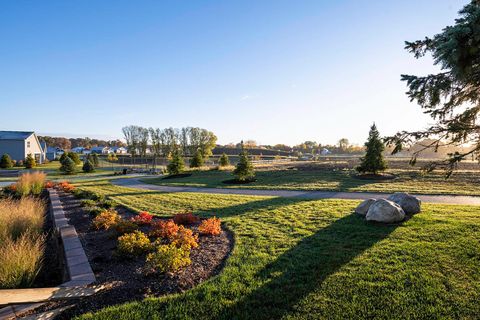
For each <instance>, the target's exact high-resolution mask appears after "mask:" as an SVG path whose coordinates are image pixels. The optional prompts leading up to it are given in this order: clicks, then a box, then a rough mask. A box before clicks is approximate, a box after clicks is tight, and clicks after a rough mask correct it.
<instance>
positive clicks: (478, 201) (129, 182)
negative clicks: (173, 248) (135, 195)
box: [111, 178, 480, 205]
mask: <svg viewBox="0 0 480 320" xmlns="http://www.w3.org/2000/svg"><path fill="white" fill-rule="evenodd" d="M111 183H112V184H114V185H118V186H124V187H129V188H136V189H143V190H154V191H162V192H198V193H214V194H237V195H253V196H275V197H287V198H288V197H297V198H307V199H349V200H364V199H368V198H386V197H388V195H389V194H387V193H375V192H336V191H294V190H256V189H223V188H200V187H172V186H159V185H154V184H148V183H145V182H142V181H140V180H139V179H138V178H130V179H116V180H112V181H111ZM416 196H417V197H418V198H420V199H421V200H422V201H423V202H431V203H445V204H464V205H480V197H476V196H454V195H416Z"/></svg>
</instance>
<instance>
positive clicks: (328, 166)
mask: <svg viewBox="0 0 480 320" xmlns="http://www.w3.org/2000/svg"><path fill="white" fill-rule="evenodd" d="M390 164H391V167H393V168H392V169H390V170H388V171H387V172H388V173H391V174H394V175H395V176H396V179H394V180H383V181H374V180H362V179H358V178H356V177H355V174H356V172H355V171H354V170H353V167H354V163H351V162H349V161H335V162H324V163H318V164H312V163H310V164H308V165H305V164H301V165H294V164H287V165H285V164H279V165H264V166H262V167H260V168H258V170H257V175H256V178H257V181H256V182H253V183H249V184H244V185H231V184H225V183H223V181H225V180H229V179H232V174H231V172H230V171H215V170H212V171H191V173H192V175H191V176H190V177H184V178H173V179H162V178H157V179H145V180H144V181H145V182H148V183H152V184H157V185H170V186H195V187H211V188H247V189H281V190H333V191H358V192H388V193H390V192H396V191H404V192H410V193H418V194H456V195H480V171H478V170H461V171H457V172H455V174H454V175H453V176H452V177H451V178H449V179H445V173H444V172H443V171H435V172H432V173H428V174H424V173H423V172H422V171H420V170H419V169H418V168H417V169H415V168H411V167H409V166H407V165H406V162H395V163H393V162H391V163H390ZM475 165H477V166H478V164H472V165H471V168H474V167H475Z"/></svg>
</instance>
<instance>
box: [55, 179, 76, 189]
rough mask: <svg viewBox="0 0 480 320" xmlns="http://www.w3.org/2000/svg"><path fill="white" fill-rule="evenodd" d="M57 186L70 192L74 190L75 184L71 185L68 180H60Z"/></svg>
mask: <svg viewBox="0 0 480 320" xmlns="http://www.w3.org/2000/svg"><path fill="white" fill-rule="evenodd" d="M57 187H58V188H59V189H61V190H63V191H65V192H72V191H73V190H75V186H73V185H72V184H71V183H70V182H68V181H62V182H59V183H58V184H57Z"/></svg>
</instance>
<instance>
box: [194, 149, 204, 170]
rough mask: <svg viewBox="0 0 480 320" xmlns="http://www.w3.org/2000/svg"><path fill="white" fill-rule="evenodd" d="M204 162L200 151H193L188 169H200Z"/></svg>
mask: <svg viewBox="0 0 480 320" xmlns="http://www.w3.org/2000/svg"><path fill="white" fill-rule="evenodd" d="M204 163H205V161H204V160H203V156H202V153H201V152H200V150H197V151H195V154H194V155H193V157H192V159H190V167H191V168H200V167H201V166H203V164H204Z"/></svg>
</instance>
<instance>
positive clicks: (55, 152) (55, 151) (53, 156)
mask: <svg viewBox="0 0 480 320" xmlns="http://www.w3.org/2000/svg"><path fill="white" fill-rule="evenodd" d="M42 149H43V151H44V152H45V158H46V159H47V160H49V161H53V160H57V159H59V158H60V157H61V155H62V154H63V153H64V152H65V151H63V149H61V148H59V147H49V146H47V143H46V142H43V143H42Z"/></svg>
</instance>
